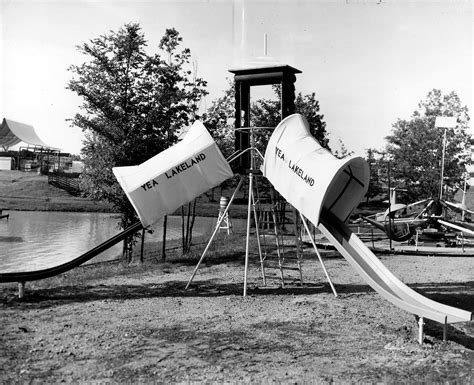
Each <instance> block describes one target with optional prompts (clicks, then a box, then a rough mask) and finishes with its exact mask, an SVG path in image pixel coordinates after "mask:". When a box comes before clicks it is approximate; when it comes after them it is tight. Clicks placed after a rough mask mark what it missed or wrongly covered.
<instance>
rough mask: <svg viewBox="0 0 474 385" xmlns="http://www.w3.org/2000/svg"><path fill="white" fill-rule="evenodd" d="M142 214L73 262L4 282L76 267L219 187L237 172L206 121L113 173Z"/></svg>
mask: <svg viewBox="0 0 474 385" xmlns="http://www.w3.org/2000/svg"><path fill="white" fill-rule="evenodd" d="M112 171H113V173H114V174H115V176H116V178H117V180H118V182H119V184H120V186H121V187H122V189H123V190H124V192H125V194H126V195H127V197H128V199H129V200H130V202H131V204H132V205H133V207H134V208H135V211H136V212H137V214H138V216H139V218H140V222H136V223H135V224H133V225H132V226H130V227H128V228H127V229H125V230H124V231H122V232H121V233H119V234H118V235H116V236H114V237H113V238H111V239H109V240H107V241H105V242H104V243H102V244H100V245H99V246H97V247H95V248H93V249H92V250H90V251H88V252H86V253H84V254H82V255H81V256H79V257H78V258H76V259H73V260H72V261H69V262H66V263H64V264H61V265H58V266H53V267H50V268H46V269H42V270H36V271H27V272H11V273H0V282H28V281H34V280H38V279H43V278H48V277H51V276H54V275H57V274H61V273H64V272H66V271H68V270H70V269H73V268H75V267H77V266H79V265H81V264H83V263H85V262H87V261H89V260H90V259H92V258H94V257H95V256H97V255H98V254H100V253H101V252H103V251H104V250H106V249H108V248H110V247H111V246H113V245H115V244H116V243H118V242H120V241H121V240H123V239H124V238H126V237H127V236H130V235H132V234H134V233H136V232H137V231H139V230H141V229H143V228H147V227H151V226H153V225H155V224H156V223H157V222H158V220H159V219H161V218H162V217H163V216H165V215H168V214H172V213H173V212H175V211H176V209H178V208H179V207H180V206H182V205H183V204H186V203H188V202H190V201H192V200H193V199H195V198H197V197H198V196H199V195H201V194H202V193H204V192H206V191H208V190H210V189H211V188H213V187H215V186H217V185H219V184H220V183H222V182H223V181H225V180H226V179H228V178H230V177H232V176H233V175H234V174H233V172H232V170H231V168H230V166H229V163H228V162H227V161H226V160H225V158H224V156H223V155H222V153H221V151H220V150H219V148H218V147H217V145H216V143H215V142H214V140H213V139H212V137H211V135H210V134H209V132H208V131H207V129H206V127H205V126H204V125H203V124H202V123H201V122H200V121H195V122H194V123H193V125H192V126H191V127H190V128H189V130H188V132H187V133H186V135H184V137H183V139H182V140H181V141H180V142H178V143H177V144H175V145H173V146H171V147H170V148H168V149H166V150H164V151H162V152H160V153H159V154H157V155H155V156H154V157H152V158H150V159H149V160H147V161H146V162H144V163H142V164H140V165H138V166H128V167H114V168H113V169H112Z"/></svg>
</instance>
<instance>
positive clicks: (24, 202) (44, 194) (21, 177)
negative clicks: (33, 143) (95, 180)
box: [0, 170, 113, 212]
mask: <svg viewBox="0 0 474 385" xmlns="http://www.w3.org/2000/svg"><path fill="white" fill-rule="evenodd" d="M0 208H1V209H3V210H25V211H77V212H112V211H113V210H112V208H111V207H110V205H107V204H106V203H103V202H96V201H93V200H92V199H89V198H83V197H75V196H72V195H70V194H69V193H68V192H67V191H64V190H62V189H60V188H57V187H54V186H51V185H49V184H48V177H47V176H45V175H38V174H35V173H26V172H21V171H5V170H0Z"/></svg>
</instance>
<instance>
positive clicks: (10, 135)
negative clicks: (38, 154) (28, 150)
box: [0, 118, 56, 149]
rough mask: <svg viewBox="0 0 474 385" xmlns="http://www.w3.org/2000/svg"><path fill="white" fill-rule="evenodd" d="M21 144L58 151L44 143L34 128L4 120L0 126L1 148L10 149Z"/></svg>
mask: <svg viewBox="0 0 474 385" xmlns="http://www.w3.org/2000/svg"><path fill="white" fill-rule="evenodd" d="M21 142H25V143H27V144H30V145H33V146H38V147H44V148H50V149H56V148H54V147H51V146H48V145H47V144H46V143H44V142H43V141H42V140H41V139H40V138H39V136H38V135H37V133H36V131H35V129H34V128H33V126H30V125H28V124H25V123H20V122H15V121H14V120H11V119H6V118H4V119H3V121H2V124H1V126H0V146H3V147H5V148H8V147H12V146H14V145H16V144H18V143H21Z"/></svg>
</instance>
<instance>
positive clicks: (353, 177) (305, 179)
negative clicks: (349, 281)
mask: <svg viewBox="0 0 474 385" xmlns="http://www.w3.org/2000/svg"><path fill="white" fill-rule="evenodd" d="M264 175H265V176H266V177H267V178H268V179H269V181H270V182H271V183H272V184H273V185H274V187H275V188H276V190H278V192H279V193H280V194H281V195H282V196H283V197H284V198H285V199H286V200H287V201H288V202H289V203H291V204H292V205H293V206H294V207H295V208H296V209H297V210H299V211H300V213H301V214H302V215H303V216H305V217H306V218H308V219H309V220H310V221H311V222H312V223H313V224H314V225H315V226H317V227H319V229H320V230H321V232H322V233H323V234H324V235H325V236H326V237H327V238H328V240H329V241H330V242H331V243H333V244H334V246H335V247H336V248H337V249H338V251H339V252H340V253H341V254H342V255H343V257H344V258H346V259H347V260H348V261H349V263H350V264H351V265H352V266H353V267H354V269H355V270H356V271H357V272H358V273H359V274H360V275H361V276H362V278H363V279H364V280H365V281H366V282H367V283H368V284H369V285H370V286H371V287H372V288H373V289H375V290H376V291H377V292H378V293H379V294H380V295H381V296H382V297H383V298H385V299H387V300H389V301H390V302H392V303H393V304H394V305H396V306H398V307H400V308H402V309H404V310H406V311H408V312H410V313H413V314H415V315H418V316H419V317H420V318H423V317H426V318H429V319H432V320H434V321H437V322H441V323H443V324H445V325H446V324H447V323H452V322H460V321H470V320H471V318H472V314H471V313H470V312H468V311H465V310H461V309H457V308H454V307H451V306H447V305H444V304H441V303H438V302H435V301H433V300H430V299H428V298H426V297H424V296H422V295H421V294H419V293H417V292H416V291H414V290H412V289H410V288H409V287H408V286H406V285H405V284H404V283H402V282H401V281H400V280H399V279H398V278H396V277H395V276H394V275H393V274H392V273H391V272H390V271H389V270H388V269H387V268H386V267H385V265H383V263H382V262H381V261H380V260H379V259H378V258H377V257H376V256H375V255H374V254H373V253H372V251H370V250H369V249H368V248H367V247H366V246H365V244H364V243H363V242H362V241H361V240H360V239H359V238H358V237H357V236H356V235H355V234H354V233H352V232H351V231H350V230H349V228H348V227H347V226H346V224H345V223H346V222H347V220H348V218H349V216H350V215H351V213H352V212H353V210H354V209H355V208H356V207H357V205H358V204H359V202H360V201H361V200H362V199H363V197H364V195H365V193H366V192H367V188H368V184H369V170H368V166H367V164H366V162H365V161H364V160H363V159H362V158H359V157H348V158H345V159H342V160H341V159H336V158H335V157H334V156H333V155H332V154H331V153H330V152H329V151H327V150H326V149H324V148H322V147H321V145H320V144H319V143H318V142H317V140H316V139H314V138H313V137H312V136H311V135H310V133H309V128H308V123H307V121H306V119H305V118H304V117H303V116H301V115H298V114H294V115H290V116H289V117H287V118H286V119H284V120H283V121H282V122H281V123H280V125H279V126H278V127H277V128H276V129H275V131H274V133H273V134H272V137H271V138H270V140H269V144H268V147H267V150H266V153H265V162H264Z"/></svg>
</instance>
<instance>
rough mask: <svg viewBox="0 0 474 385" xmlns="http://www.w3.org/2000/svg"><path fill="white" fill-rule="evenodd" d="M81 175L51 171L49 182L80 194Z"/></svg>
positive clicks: (71, 192) (73, 193)
mask: <svg viewBox="0 0 474 385" xmlns="http://www.w3.org/2000/svg"><path fill="white" fill-rule="evenodd" d="M79 175H80V174H77V173H65V172H49V173H48V183H49V184H51V185H53V186H56V187H59V188H61V189H63V190H66V191H67V192H69V193H70V194H72V195H79V194H80V192H81V189H80V188H79Z"/></svg>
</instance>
